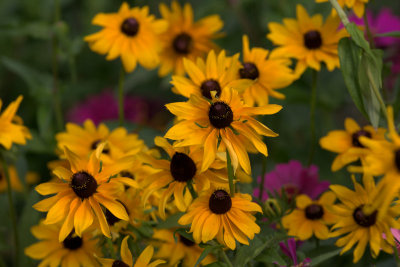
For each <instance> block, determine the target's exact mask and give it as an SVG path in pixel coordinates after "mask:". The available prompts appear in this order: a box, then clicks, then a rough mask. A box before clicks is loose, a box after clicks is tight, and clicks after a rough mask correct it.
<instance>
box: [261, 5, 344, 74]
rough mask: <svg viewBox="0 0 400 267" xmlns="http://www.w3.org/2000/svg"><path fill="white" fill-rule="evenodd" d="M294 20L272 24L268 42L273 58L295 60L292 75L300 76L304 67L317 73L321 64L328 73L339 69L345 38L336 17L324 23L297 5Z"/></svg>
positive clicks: (269, 25)
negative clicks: (340, 50)
mask: <svg viewBox="0 0 400 267" xmlns="http://www.w3.org/2000/svg"><path fill="white" fill-rule="evenodd" d="M296 10H297V20H296V19H284V20H283V24H284V25H281V24H279V23H275V22H271V23H269V24H268V28H269V30H270V31H271V32H270V33H269V34H268V35H267V38H268V39H270V40H271V41H272V42H273V43H274V44H275V45H278V46H279V47H278V48H275V49H274V50H273V52H272V54H273V56H276V57H290V58H295V59H297V60H298V61H297V66H296V70H295V73H296V74H297V75H299V76H300V75H301V74H302V73H303V72H304V71H305V70H306V68H307V67H311V68H313V69H315V70H317V71H319V70H320V69H321V62H324V63H325V64H326V67H327V68H328V70H329V71H333V70H334V69H335V68H339V56H338V44H339V40H340V39H342V38H343V37H345V36H346V35H347V32H346V30H345V29H341V30H339V29H338V28H339V25H340V19H339V17H338V16H329V17H328V18H327V20H326V21H325V23H323V20H322V15H320V14H317V15H314V16H312V17H310V16H309V15H308V13H307V11H306V10H305V8H304V7H303V6H301V5H297V9H296Z"/></svg>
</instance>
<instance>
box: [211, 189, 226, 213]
mask: <svg viewBox="0 0 400 267" xmlns="http://www.w3.org/2000/svg"><path fill="white" fill-rule="evenodd" d="M208 206H209V208H210V210H211V211H212V212H213V213H215V214H224V213H227V212H228V211H229V210H230V209H231V208H232V199H231V197H230V196H229V194H228V193H227V192H226V191H225V190H222V189H219V190H217V191H215V192H214V193H212V195H211V196H210V200H209V201H208Z"/></svg>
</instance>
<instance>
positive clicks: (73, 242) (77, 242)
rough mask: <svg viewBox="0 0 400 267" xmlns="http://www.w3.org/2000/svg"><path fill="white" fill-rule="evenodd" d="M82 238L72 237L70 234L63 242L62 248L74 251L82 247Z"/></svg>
mask: <svg viewBox="0 0 400 267" xmlns="http://www.w3.org/2000/svg"><path fill="white" fill-rule="evenodd" d="M82 243H83V242H82V238H80V237H79V236H74V237H72V233H70V234H69V235H68V236H67V238H65V239H64V241H63V246H64V248H66V249H69V250H76V249H78V248H80V247H81V246H82Z"/></svg>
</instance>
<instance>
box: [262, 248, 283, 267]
mask: <svg viewBox="0 0 400 267" xmlns="http://www.w3.org/2000/svg"><path fill="white" fill-rule="evenodd" d="M256 261H259V262H264V263H265V264H271V263H276V264H278V265H279V266H287V263H286V262H285V260H284V259H283V258H282V257H281V255H279V253H278V252H277V251H276V249H275V248H272V249H268V250H266V251H265V252H263V253H262V254H260V255H259V256H258V257H257V258H256Z"/></svg>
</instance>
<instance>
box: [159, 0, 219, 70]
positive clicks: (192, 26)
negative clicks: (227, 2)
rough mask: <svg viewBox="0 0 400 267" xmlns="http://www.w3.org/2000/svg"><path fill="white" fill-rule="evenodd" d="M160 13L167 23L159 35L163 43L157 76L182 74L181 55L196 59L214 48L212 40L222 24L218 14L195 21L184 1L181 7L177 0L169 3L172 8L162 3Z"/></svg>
mask: <svg viewBox="0 0 400 267" xmlns="http://www.w3.org/2000/svg"><path fill="white" fill-rule="evenodd" d="M160 13H161V15H162V17H163V18H164V19H165V20H166V21H168V22H169V26H168V29H167V31H166V32H164V33H163V34H162V35H161V36H160V40H161V43H162V45H163V50H162V52H161V54H160V63H161V66H160V69H159V71H158V74H159V75H160V76H165V75H167V74H168V73H170V72H171V71H173V72H174V74H177V75H184V74H185V69H184V67H183V58H185V57H186V58H188V59H190V60H195V59H196V58H197V57H203V56H204V55H205V54H206V53H207V52H208V51H210V50H212V49H216V48H217V46H216V45H215V44H214V43H213V42H212V39H215V38H217V37H219V36H220V35H221V34H218V31H220V30H221V29H222V27H223V26H224V23H223V22H222V20H221V18H220V17H219V16H218V15H210V16H207V17H205V18H202V19H200V20H199V21H197V22H194V21H193V9H192V6H191V5H190V4H189V3H186V4H185V5H184V7H183V8H182V7H181V6H180V5H179V4H178V2H177V1H173V2H172V4H171V9H169V8H168V6H167V5H165V4H164V3H161V4H160Z"/></svg>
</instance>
